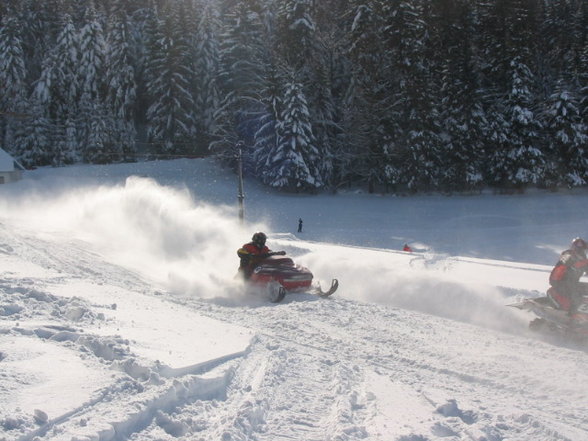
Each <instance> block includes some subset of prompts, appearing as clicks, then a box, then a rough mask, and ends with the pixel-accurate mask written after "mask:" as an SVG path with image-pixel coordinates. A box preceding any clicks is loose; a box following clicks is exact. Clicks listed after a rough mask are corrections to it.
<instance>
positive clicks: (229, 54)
mask: <svg viewBox="0 0 588 441" xmlns="http://www.w3.org/2000/svg"><path fill="white" fill-rule="evenodd" d="M261 10H262V8H261V7H260V5H259V4H258V2H256V1H253V2H252V1H246V0H236V1H235V2H233V4H232V5H230V6H229V8H228V10H227V11H226V14H225V22H224V24H223V28H224V31H223V33H222V44H221V72H220V76H219V78H220V82H219V83H220V86H221V91H222V92H221V93H222V104H221V110H222V111H221V112H220V113H221V114H220V116H219V120H218V122H219V124H218V136H219V137H220V141H219V142H217V143H216V145H217V146H219V147H225V148H226V147H227V146H229V147H232V146H234V145H235V143H236V142H237V141H238V140H242V141H244V142H245V144H246V145H252V144H253V143H254V140H253V138H254V136H255V132H256V131H257V128H258V127H259V118H260V117H261V116H262V115H263V113H264V105H263V103H262V101H263V97H262V96H260V91H262V90H264V89H265V88H266V66H267V65H268V62H269V55H268V53H269V50H268V43H267V41H266V40H267V38H266V30H265V27H264V24H263V22H262V17H261V15H260V12H261Z"/></svg>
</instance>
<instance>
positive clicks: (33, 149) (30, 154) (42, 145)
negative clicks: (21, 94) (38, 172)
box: [15, 97, 52, 167]
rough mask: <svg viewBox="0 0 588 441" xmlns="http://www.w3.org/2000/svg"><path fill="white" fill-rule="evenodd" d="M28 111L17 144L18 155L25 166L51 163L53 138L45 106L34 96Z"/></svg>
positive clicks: (16, 151)
mask: <svg viewBox="0 0 588 441" xmlns="http://www.w3.org/2000/svg"><path fill="white" fill-rule="evenodd" d="M27 112H28V115H27V118H26V120H25V121H24V124H23V125H24V131H23V133H22V134H21V136H19V137H18V139H17V140H16V144H15V153H16V157H17V158H18V160H19V161H20V163H21V164H23V165H24V166H25V167H36V166H42V165H50V164H51V162H52V157H51V155H52V142H51V139H52V138H51V131H50V124H49V121H48V119H47V118H46V117H45V107H44V106H42V105H41V104H40V103H39V102H38V101H37V100H36V99H35V98H34V97H33V98H31V99H30V100H29V106H28V109H27Z"/></svg>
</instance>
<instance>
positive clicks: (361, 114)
mask: <svg viewBox="0 0 588 441" xmlns="http://www.w3.org/2000/svg"><path fill="white" fill-rule="evenodd" d="M351 3H352V4H351V5H350V8H352V9H351V14H349V15H350V16H351V17H352V20H351V21H350V23H349V24H348V26H349V29H350V32H349V34H348V38H349V47H348V53H349V57H350V61H351V68H350V69H351V73H352V79H351V84H350V87H349V89H348V90H347V95H346V97H345V100H344V103H345V104H344V110H343V117H342V123H344V125H343V126H342V127H343V129H344V133H345V135H344V138H345V139H346V141H347V143H348V149H347V151H346V152H339V156H338V158H337V166H336V169H339V171H338V172H337V174H338V175H339V176H340V179H341V181H343V182H345V181H352V182H353V181H360V182H361V181H364V182H367V183H368V187H369V191H370V192H372V191H374V190H375V186H376V184H379V183H385V181H386V180H387V179H386V177H390V176H392V175H394V174H396V168H395V167H394V166H392V165H391V157H390V156H389V154H388V153H390V149H389V148H388V147H389V145H390V141H391V140H390V136H389V135H388V134H387V133H386V131H385V130H384V125H385V124H386V122H388V121H389V122H394V121H396V117H395V116H396V115H392V114H391V113H390V109H389V108H388V105H389V103H388V97H389V94H390V93H391V92H392V81H393V79H394V78H395V77H396V75H395V74H394V72H393V70H392V61H391V57H392V54H393V53H394V50H395V49H394V48H395V44H394V42H393V41H392V39H391V33H390V32H388V31H387V27H386V24H387V20H389V19H390V18H391V17H392V14H391V13H389V12H390V11H389V10H388V9H387V8H389V7H390V6H391V4H384V3H383V2H381V1H374V0H354V1H352V2H351ZM390 130H391V131H394V130H393V129H392V128H391V129H390ZM341 153H343V154H341Z"/></svg>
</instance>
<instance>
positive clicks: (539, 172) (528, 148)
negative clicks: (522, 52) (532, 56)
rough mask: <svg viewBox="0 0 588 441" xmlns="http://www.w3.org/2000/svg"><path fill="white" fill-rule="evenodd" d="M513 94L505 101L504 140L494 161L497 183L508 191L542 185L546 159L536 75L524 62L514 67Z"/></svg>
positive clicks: (495, 152) (516, 59) (520, 61)
mask: <svg viewBox="0 0 588 441" xmlns="http://www.w3.org/2000/svg"><path fill="white" fill-rule="evenodd" d="M511 75H512V80H511V90H510V93H509V94H508V97H507V99H506V100H505V106H504V110H503V112H504V119H501V120H500V123H501V124H503V127H502V128H501V129H498V130H497V133H500V132H502V133H504V135H501V138H504V137H506V139H503V141H502V142H501V143H499V144H498V145H497V147H496V150H495V151H494V152H493V155H492V157H491V164H492V165H493V167H492V169H493V170H494V182H496V183H497V184H498V185H499V186H502V187H506V188H519V189H520V188H524V187H525V186H527V185H533V184H542V183H543V179H544V177H545V157H544V154H543V152H542V146H541V144H540V137H539V135H540V131H541V129H542V127H541V123H540V121H539V120H538V118H537V117H536V115H535V113H534V112H533V110H532V95H531V92H530V89H529V87H530V85H531V83H532V74H531V72H530V70H529V69H528V67H527V66H526V65H525V64H524V63H523V62H522V60H521V59H520V58H518V57H517V58H515V59H514V60H513V61H512V63H511Z"/></svg>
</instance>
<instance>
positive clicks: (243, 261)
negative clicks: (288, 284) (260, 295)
mask: <svg viewBox="0 0 588 441" xmlns="http://www.w3.org/2000/svg"><path fill="white" fill-rule="evenodd" d="M266 240H267V236H266V235H265V233H262V232H258V233H255V234H254V235H253V237H252V238H251V242H248V243H246V244H245V245H243V246H242V247H241V248H239V249H238V250H237V255H238V256H239V259H240V264H239V273H241V274H243V277H244V278H245V279H248V278H249V277H251V274H252V273H253V270H254V269H255V267H256V266H257V265H258V264H259V262H260V261H261V260H263V259H265V258H266V257H269V256H272V255H273V256H283V255H284V254H286V252H285V251H276V252H272V251H271V250H270V249H269V248H268V247H267V246H266V245H265V242H266Z"/></svg>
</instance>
